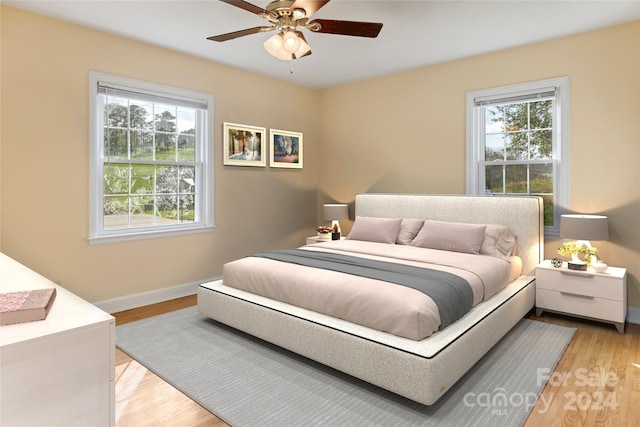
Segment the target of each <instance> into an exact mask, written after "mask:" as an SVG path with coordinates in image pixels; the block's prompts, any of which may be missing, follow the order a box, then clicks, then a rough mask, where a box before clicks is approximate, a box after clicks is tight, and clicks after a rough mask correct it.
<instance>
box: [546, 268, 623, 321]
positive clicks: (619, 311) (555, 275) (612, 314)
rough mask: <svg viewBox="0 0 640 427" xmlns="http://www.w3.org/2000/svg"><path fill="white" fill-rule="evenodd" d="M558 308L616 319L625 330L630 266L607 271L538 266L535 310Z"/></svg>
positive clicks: (565, 311)
mask: <svg viewBox="0 0 640 427" xmlns="http://www.w3.org/2000/svg"><path fill="white" fill-rule="evenodd" d="M546 310H548V311H555V312H558V313H564V314H570V315H574V316H579V317H585V318H589V319H595V320H599V321H602V322H608V323H613V324H614V325H615V326H616V328H618V331H619V332H620V333H623V332H624V323H625V319H626V317H627V270H626V269H624V268H619V267H609V268H608V269H607V271H606V272H604V273H595V272H592V271H575V270H569V269H568V268H567V264H566V263H564V264H563V266H562V267H558V268H556V267H553V266H552V265H551V261H549V260H547V261H544V262H543V263H542V264H540V265H538V267H537V268H536V314H537V315H538V316H540V315H541V314H542V312H543V311H546Z"/></svg>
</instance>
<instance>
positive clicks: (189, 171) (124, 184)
mask: <svg viewBox="0 0 640 427" xmlns="http://www.w3.org/2000/svg"><path fill="white" fill-rule="evenodd" d="M90 114H91V116H90V134H91V135H90V150H89V151H90V156H91V159H90V181H91V182H90V189H89V191H90V197H89V199H90V207H89V211H90V218H89V240H90V241H91V242H92V243H96V242H109V241H120V240H131V239H138V238H148V237H158V236H164V235H170V234H184V233H193V232H201V231H205V230H210V229H212V228H213V207H212V204H213V161H212V150H211V149H210V147H212V143H211V132H210V128H211V123H213V118H212V117H213V97H212V96H211V95H209V94H205V93H200V92H194V91H189V90H185V89H179V88H174V87H168V86H163V85H158V84H154V83H148V82H143V81H138V80H133V79H128V78H123V77H119V76H113V75H108V74H102V73H97V72H91V74H90Z"/></svg>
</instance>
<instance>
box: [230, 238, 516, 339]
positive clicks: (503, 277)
mask: <svg viewBox="0 0 640 427" xmlns="http://www.w3.org/2000/svg"><path fill="white" fill-rule="evenodd" d="M302 249H304V250H305V251H311V252H315V253H332V254H347V255H348V256H354V255H355V256H357V257H358V258H365V259H370V260H375V261H384V262H390V263H394V264H402V265H408V266H411V267H419V268H421V269H427V270H425V271H430V270H435V271H437V272H444V274H452V275H454V276H455V277H459V278H462V279H463V280H464V281H465V282H466V283H468V285H469V286H470V288H471V290H472V293H473V301H472V304H471V305H470V306H469V308H471V307H473V306H476V305H478V304H479V303H480V302H482V301H485V300H487V299H490V298H491V297H493V296H494V295H496V294H497V293H498V292H499V291H500V290H502V289H503V288H504V287H505V285H507V284H508V283H511V282H512V281H513V280H514V279H515V278H517V277H518V276H519V275H520V272H521V268H522V263H521V261H520V259H519V258H518V257H515V256H514V257H511V259H510V260H508V261H505V260H504V259H500V258H496V257H491V256H483V255H473V254H466V253H458V252H450V251H441V250H434V249H427V248H418V247H413V246H403V245H393V244H385V243H375V242H368V241H358V240H342V241H330V242H325V243H320V244H314V245H307V246H305V247H303V248H302ZM223 282H224V283H225V285H227V286H229V287H233V288H236V289H240V290H243V291H246V292H251V293H253V294H256V295H260V296H264V297H267V298H270V299H273V300H277V301H281V302H285V303H288V304H291V305H295V306H298V307H301V308H305V309H309V310H312V311H314V312H318V313H322V314H326V315H329V316H332V317H336V318H338V319H342V320H347V321H349V322H353V323H355V324H358V325H362V326H366V327H369V328H372V329H375V330H378V331H382V332H387V333H390V334H393V335H396V336H399V337H404V338H408V339H412V340H416V341H419V340H422V339H424V338H426V337H428V336H431V335H432V334H433V333H435V332H436V331H438V330H440V329H442V328H441V326H446V325H447V324H448V323H447V322H443V316H442V314H444V313H442V306H440V309H439V308H438V305H437V304H436V302H434V298H431V297H430V296H428V295H426V294H425V293H423V292H421V291H419V290H416V289H413V288H410V287H406V286H401V285H397V284H393V283H388V282H385V281H382V280H378V279H375V278H369V277H360V276H354V275H351V274H345V273H341V272H337V271H331V270H320V269H317V268H312V267H307V266H304V265H297V264H290V263H286V262H281V261H275V260H272V259H266V258H260V257H246V258H242V259H240V260H236V261H233V262H230V263H228V264H226V265H225V266H224V270H223ZM447 318H448V317H447ZM456 320H457V319H456Z"/></svg>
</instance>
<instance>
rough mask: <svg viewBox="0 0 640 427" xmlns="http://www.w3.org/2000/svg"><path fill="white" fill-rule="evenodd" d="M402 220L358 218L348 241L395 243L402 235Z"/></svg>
mask: <svg viewBox="0 0 640 427" xmlns="http://www.w3.org/2000/svg"><path fill="white" fill-rule="evenodd" d="M401 222H402V218H377V217H369V216H357V217H356V220H355V222H354V223H353V228H351V232H350V233H349V235H348V236H347V239H348V240H365V241H368V242H380V243H395V242H396V239H397V238H398V234H399V233H400V223H401Z"/></svg>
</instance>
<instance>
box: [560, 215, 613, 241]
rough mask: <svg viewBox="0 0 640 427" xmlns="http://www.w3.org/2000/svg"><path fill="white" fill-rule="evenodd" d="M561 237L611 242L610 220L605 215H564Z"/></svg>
mask: <svg viewBox="0 0 640 427" xmlns="http://www.w3.org/2000/svg"><path fill="white" fill-rule="evenodd" d="M560 237H562V238H565V239H573V240H609V222H608V218H607V217H606V216H604V215H579V214H569V215H562V216H560Z"/></svg>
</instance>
